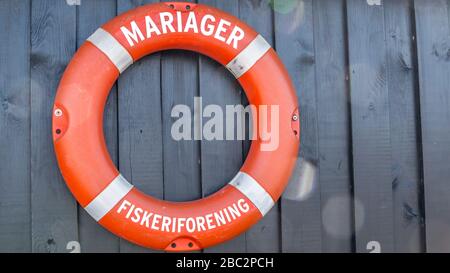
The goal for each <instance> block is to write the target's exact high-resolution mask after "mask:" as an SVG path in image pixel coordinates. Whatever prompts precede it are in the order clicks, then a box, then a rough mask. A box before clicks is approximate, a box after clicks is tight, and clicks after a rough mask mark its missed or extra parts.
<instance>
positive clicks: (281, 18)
mask: <svg viewBox="0 0 450 273" xmlns="http://www.w3.org/2000/svg"><path fill="white" fill-rule="evenodd" d="M274 3H275V5H274V7H275V20H274V21H275V46H276V50H277V52H278V54H279V56H280V58H281V59H282V61H283V63H284V65H285V66H286V68H287V70H288V71H289V74H290V76H291V78H292V80H293V82H294V85H295V87H296V89H297V96H298V100H299V108H300V124H301V130H300V131H301V136H300V137H301V147H300V157H302V158H303V159H304V160H303V161H301V160H298V161H297V166H296V171H295V173H294V174H293V176H292V178H291V181H290V182H289V183H290V186H288V188H302V189H303V188H305V187H306V186H307V185H305V183H306V184H310V186H311V187H309V188H310V189H311V191H309V192H308V194H305V195H303V196H301V198H296V199H292V198H286V196H287V195H286V194H288V195H289V193H286V192H285V194H283V196H282V199H281V236H282V240H281V246H282V251H283V252H320V251H321V247H322V226H321V224H322V221H321V200H320V190H319V189H320V188H319V187H318V185H317V180H316V179H313V180H308V181H303V180H300V179H299V178H300V176H299V175H300V171H301V168H302V166H301V162H309V163H310V164H311V165H316V163H317V161H318V124H317V101H316V83H315V77H316V75H315V74H316V73H315V69H316V68H315V66H316V60H315V58H316V57H315V50H314V35H313V33H314V31H313V1H311V0H301V1H294V2H292V1H287V2H283V1H275V2H274ZM316 173H317V170H316Z"/></svg>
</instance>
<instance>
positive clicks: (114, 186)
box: [84, 174, 133, 221]
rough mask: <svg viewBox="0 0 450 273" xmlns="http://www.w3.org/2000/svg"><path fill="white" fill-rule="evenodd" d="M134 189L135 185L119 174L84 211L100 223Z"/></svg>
mask: <svg viewBox="0 0 450 273" xmlns="http://www.w3.org/2000/svg"><path fill="white" fill-rule="evenodd" d="M132 188H133V185H131V184H130V183H128V181H127V180H126V179H125V178H123V176H122V175H120V174H119V175H118V176H117V177H116V178H114V180H113V181H112V182H111V183H109V185H108V186H107V187H106V188H105V189H104V190H103V191H102V192H101V193H100V194H99V195H97V197H95V198H94V200H92V201H91V202H90V203H89V204H88V205H87V206H86V207H85V208H84V209H85V210H86V211H87V212H88V213H89V214H90V215H91V216H92V217H93V218H94V219H95V221H99V220H100V219H102V217H103V216H105V215H106V214H107V213H108V212H109V211H110V210H112V209H113V208H114V207H115V206H116V205H117V203H119V201H120V200H121V199H122V198H123V197H125V195H127V194H128V193H129V192H130V190H131V189H132Z"/></svg>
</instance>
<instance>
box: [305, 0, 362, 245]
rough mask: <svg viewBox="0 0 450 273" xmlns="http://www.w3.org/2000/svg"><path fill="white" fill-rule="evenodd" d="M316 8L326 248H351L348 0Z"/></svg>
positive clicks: (317, 4) (323, 0)
mask: <svg viewBox="0 0 450 273" xmlns="http://www.w3.org/2000/svg"><path fill="white" fill-rule="evenodd" d="M313 9H314V10H313V14H314V48H315V61H316V66H315V68H316V88H317V90H316V95H317V120H318V121H317V123H318V151H319V166H320V171H319V173H318V181H319V185H320V196H321V209H322V251H323V252H351V251H352V250H353V243H352V237H353V233H354V230H353V213H352V209H353V205H352V175H351V172H352V170H351V167H352V159H351V156H350V153H349V152H350V149H351V138H350V134H351V132H350V128H351V126H350V112H349V111H350V109H349V108H350V107H349V99H350V94H349V89H348V81H347V48H346V22H345V20H346V17H345V1H341V0H338V1H336V0H320V1H314V3H313ZM301 99H302V98H300V100H301ZM303 133H304V131H303Z"/></svg>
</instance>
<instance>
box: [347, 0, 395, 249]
mask: <svg viewBox="0 0 450 273" xmlns="http://www.w3.org/2000/svg"><path fill="white" fill-rule="evenodd" d="M384 16H385V14H384V7H383V6H382V5H368V3H367V2H366V1H359V0H350V1H347V22H348V44H349V64H350V87H351V113H352V140H353V173H354V197H355V232H356V235H355V237H356V251H358V252H368V250H367V245H368V243H369V242H371V241H376V242H377V243H379V244H380V246H381V252H391V251H394V216H393V201H392V199H393V197H392V194H393V193H392V180H393V179H392V170H391V142H390V139H391V134H390V123H389V121H390V118H389V93H388V74H389V73H390V72H389V70H388V66H387V61H386V58H387V49H386V44H385V39H386V33H385V23H384V22H385V20H384Z"/></svg>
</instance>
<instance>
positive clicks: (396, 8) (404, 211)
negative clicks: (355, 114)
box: [384, 0, 424, 252]
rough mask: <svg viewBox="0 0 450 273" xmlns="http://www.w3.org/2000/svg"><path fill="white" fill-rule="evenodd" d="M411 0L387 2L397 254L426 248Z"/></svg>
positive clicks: (388, 82) (386, 17) (388, 77)
mask: <svg viewBox="0 0 450 273" xmlns="http://www.w3.org/2000/svg"><path fill="white" fill-rule="evenodd" d="M412 9H413V5H412V1H410V0H400V1H385V2H384V12H385V24H386V46H387V54H388V55H387V57H388V58H387V65H388V71H389V73H388V75H387V84H388V90H389V111H390V115H389V116H390V124H391V127H390V130H391V151H392V172H393V182H392V183H393V185H392V187H393V193H394V195H393V198H394V199H393V205H394V231H395V251H396V252H420V251H422V250H423V239H424V238H422V234H423V221H422V217H423V215H422V212H421V205H420V200H419V195H420V194H421V189H422V187H421V185H420V184H421V180H420V173H421V170H420V166H419V163H420V162H419V160H420V157H419V152H420V150H419V149H418V147H420V141H421V139H420V138H419V133H418V132H419V130H420V122H419V119H418V118H419V117H420V115H419V107H418V99H417V97H416V96H417V93H418V90H417V89H418V86H417V84H416V83H417V75H416V71H417V67H416V61H415V54H416V52H415V49H414V40H413V35H414V30H413V29H412V27H413V25H414V24H413V23H414V22H413V21H414V18H413V16H411V15H412V14H413V10H412Z"/></svg>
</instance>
